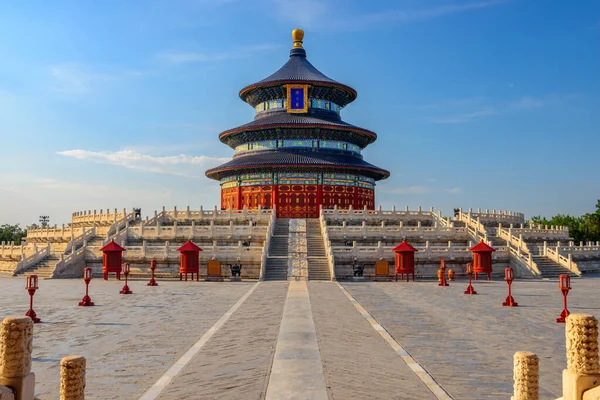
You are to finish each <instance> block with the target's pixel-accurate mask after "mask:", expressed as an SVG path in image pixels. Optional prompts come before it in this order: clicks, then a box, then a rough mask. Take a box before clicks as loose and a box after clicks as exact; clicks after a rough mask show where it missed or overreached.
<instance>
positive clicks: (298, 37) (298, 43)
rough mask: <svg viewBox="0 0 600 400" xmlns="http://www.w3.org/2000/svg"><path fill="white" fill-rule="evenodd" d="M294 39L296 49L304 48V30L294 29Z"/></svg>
mask: <svg viewBox="0 0 600 400" xmlns="http://www.w3.org/2000/svg"><path fill="white" fill-rule="evenodd" d="M292 39H294V48H296V47H297V48H300V49H301V48H302V39H304V31H303V30H302V29H294V30H293V31H292Z"/></svg>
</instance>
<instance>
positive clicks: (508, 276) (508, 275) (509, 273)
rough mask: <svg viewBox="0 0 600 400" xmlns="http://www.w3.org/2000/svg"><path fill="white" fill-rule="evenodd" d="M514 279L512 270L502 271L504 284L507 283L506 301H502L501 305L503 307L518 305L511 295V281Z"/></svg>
mask: <svg viewBox="0 0 600 400" xmlns="http://www.w3.org/2000/svg"><path fill="white" fill-rule="evenodd" d="M514 279H515V276H514V271H513V269H512V268H506V269H505V270H504V280H505V281H506V283H508V296H507V297H506V300H504V303H502V305H503V306H505V307H516V306H518V305H519V304H518V303H517V302H516V301H515V299H513V297H512V295H511V290H510V289H511V285H512V281H513V280H514Z"/></svg>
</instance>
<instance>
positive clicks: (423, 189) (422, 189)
mask: <svg viewBox="0 0 600 400" xmlns="http://www.w3.org/2000/svg"><path fill="white" fill-rule="evenodd" d="M380 191H381V192H382V193H389V194H426V193H431V192H432V189H431V188H430V187H427V186H406V187H397V188H381V189H380Z"/></svg>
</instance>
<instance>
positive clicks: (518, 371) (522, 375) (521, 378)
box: [511, 351, 540, 400]
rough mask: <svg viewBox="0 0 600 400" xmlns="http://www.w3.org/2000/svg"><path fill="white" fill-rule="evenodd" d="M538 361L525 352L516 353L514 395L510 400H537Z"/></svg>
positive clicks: (538, 387) (538, 388)
mask: <svg viewBox="0 0 600 400" xmlns="http://www.w3.org/2000/svg"><path fill="white" fill-rule="evenodd" d="M539 373H540V361H539V359H538V356H536V355H535V354H533V353H530V352H527V351H517V352H516V353H515V356H514V368H513V378H514V382H515V384H514V394H513V397H512V398H511V400H538V399H539V391H540V384H539Z"/></svg>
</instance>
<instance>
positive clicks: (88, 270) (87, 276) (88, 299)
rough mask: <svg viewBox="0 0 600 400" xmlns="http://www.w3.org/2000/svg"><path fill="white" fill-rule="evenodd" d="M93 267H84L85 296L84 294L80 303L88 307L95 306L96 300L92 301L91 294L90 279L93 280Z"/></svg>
mask: <svg viewBox="0 0 600 400" xmlns="http://www.w3.org/2000/svg"><path fill="white" fill-rule="evenodd" d="M92 275H93V273H92V269H91V268H84V269H83V280H84V281H85V296H83V299H82V300H81V301H80V302H79V305H80V306H82V307H87V306H93V305H94V302H93V301H92V299H91V297H90V296H89V292H88V289H89V286H90V281H91V280H92Z"/></svg>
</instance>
